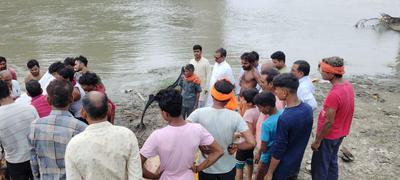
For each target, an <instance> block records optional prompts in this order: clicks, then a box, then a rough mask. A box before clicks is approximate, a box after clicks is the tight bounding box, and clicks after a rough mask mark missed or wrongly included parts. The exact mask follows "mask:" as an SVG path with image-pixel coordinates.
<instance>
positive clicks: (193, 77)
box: [184, 74, 201, 84]
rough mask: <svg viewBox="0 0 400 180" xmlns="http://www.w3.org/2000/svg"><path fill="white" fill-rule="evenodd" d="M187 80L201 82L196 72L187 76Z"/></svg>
mask: <svg viewBox="0 0 400 180" xmlns="http://www.w3.org/2000/svg"><path fill="white" fill-rule="evenodd" d="M184 77H185V76H184ZM185 80H186V81H189V82H193V83H195V84H201V80H200V78H199V77H198V76H197V75H196V74H193V75H191V76H190V77H185Z"/></svg>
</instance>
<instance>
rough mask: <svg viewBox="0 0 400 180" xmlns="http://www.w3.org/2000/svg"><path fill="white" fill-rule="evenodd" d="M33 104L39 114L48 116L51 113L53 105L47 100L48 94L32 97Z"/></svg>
mask: <svg viewBox="0 0 400 180" xmlns="http://www.w3.org/2000/svg"><path fill="white" fill-rule="evenodd" d="M31 104H32V106H33V107H35V109H36V111H37V112H38V114H39V117H40V118H42V117H46V116H48V115H49V114H50V111H51V106H50V105H49V103H48V102H47V96H44V95H39V96H36V97H34V98H32V101H31Z"/></svg>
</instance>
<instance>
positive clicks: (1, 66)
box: [0, 56, 17, 80]
mask: <svg viewBox="0 0 400 180" xmlns="http://www.w3.org/2000/svg"><path fill="white" fill-rule="evenodd" d="M4 70H8V71H10V73H11V75H12V79H13V80H17V72H16V71H15V69H13V68H11V67H8V66H7V59H6V58H5V57H3V56H0V71H4Z"/></svg>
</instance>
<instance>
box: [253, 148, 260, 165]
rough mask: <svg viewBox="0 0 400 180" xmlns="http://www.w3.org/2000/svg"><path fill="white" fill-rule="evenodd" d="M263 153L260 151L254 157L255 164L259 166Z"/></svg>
mask: <svg viewBox="0 0 400 180" xmlns="http://www.w3.org/2000/svg"><path fill="white" fill-rule="evenodd" d="M260 157H261V152H260V151H259V150H258V151H257V153H256V155H255V156H254V164H258V162H260Z"/></svg>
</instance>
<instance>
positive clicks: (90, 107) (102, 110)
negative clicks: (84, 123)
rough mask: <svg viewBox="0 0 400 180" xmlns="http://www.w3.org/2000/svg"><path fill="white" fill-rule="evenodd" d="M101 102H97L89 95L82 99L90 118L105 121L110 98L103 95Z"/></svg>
mask: <svg viewBox="0 0 400 180" xmlns="http://www.w3.org/2000/svg"><path fill="white" fill-rule="evenodd" d="M103 95H104V96H102V98H101V100H100V101H95V100H93V99H92V98H90V94H87V95H85V96H84V97H83V99H82V106H83V109H84V110H85V111H86V112H87V113H88V115H89V117H91V118H93V119H103V118H105V117H106V116H107V113H108V97H107V95H106V94H103Z"/></svg>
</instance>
